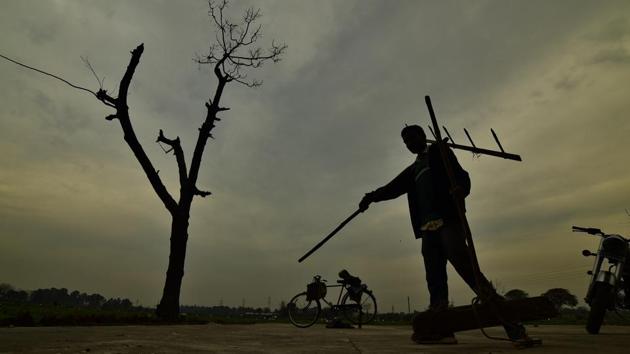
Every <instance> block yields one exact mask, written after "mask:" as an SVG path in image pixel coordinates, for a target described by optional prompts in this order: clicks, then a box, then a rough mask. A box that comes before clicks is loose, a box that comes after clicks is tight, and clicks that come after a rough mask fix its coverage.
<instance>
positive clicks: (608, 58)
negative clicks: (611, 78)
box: [591, 47, 630, 64]
mask: <svg viewBox="0 0 630 354" xmlns="http://www.w3.org/2000/svg"><path fill="white" fill-rule="evenodd" d="M605 63H610V64H628V63H630V53H628V51H627V50H626V49H625V48H622V47H619V48H611V49H604V50H601V51H599V52H597V53H596V54H595V55H593V57H592V58H591V64H605Z"/></svg>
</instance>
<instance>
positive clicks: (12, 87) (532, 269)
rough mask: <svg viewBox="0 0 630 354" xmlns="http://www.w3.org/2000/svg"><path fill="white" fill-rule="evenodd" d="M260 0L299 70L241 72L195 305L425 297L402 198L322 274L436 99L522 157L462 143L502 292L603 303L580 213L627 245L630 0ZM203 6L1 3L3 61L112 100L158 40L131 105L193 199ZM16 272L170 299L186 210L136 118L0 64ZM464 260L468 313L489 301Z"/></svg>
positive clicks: (212, 165) (224, 130)
mask: <svg viewBox="0 0 630 354" xmlns="http://www.w3.org/2000/svg"><path fill="white" fill-rule="evenodd" d="M251 4H254V6H257V7H260V8H261V10H262V13H263V18H262V19H261V23H262V24H263V32H264V36H263V38H262V39H261V42H260V43H261V44H263V45H268V44H270V43H271V40H272V39H276V40H277V41H280V42H286V44H287V45H288V50H287V52H286V55H285V56H284V59H283V60H282V61H281V62H279V63H277V64H269V65H265V66H264V67H262V68H260V69H258V70H257V71H255V72H252V73H251V74H250V76H251V77H256V78H259V79H262V80H264V85H263V86H262V87H260V88H258V89H249V88H247V87H244V86H238V85H235V84H230V85H229V86H228V87H227V89H226V91H225V93H224V95H223V104H224V105H225V106H228V107H230V108H231V110H230V111H228V112H225V113H224V114H223V115H222V117H223V120H222V121H221V122H220V124H219V125H218V126H217V128H216V129H215V130H214V135H215V137H216V139H215V140H211V141H210V142H209V144H208V146H207V148H206V151H205V155H204V160H203V164H202V168H201V172H200V177H199V182H198V185H199V187H200V188H202V189H207V190H210V191H212V192H213V195H212V196H211V197H209V198H206V199H201V198H199V199H196V200H195V201H194V203H193V207H192V212H191V214H192V215H191V224H190V229H189V234H190V238H189V241H188V252H187V259H186V270H185V277H184V281H183V287H182V294H181V299H182V303H183V304H198V305H217V304H219V302H220V300H221V299H223V303H224V304H225V305H229V306H238V305H240V304H241V302H242V299H243V298H244V299H245V301H246V305H248V306H266V305H267V301H268V297H271V303H272V307H276V306H277V304H278V303H279V302H280V301H281V300H289V299H290V298H291V297H292V296H293V295H294V294H296V293H297V292H299V291H302V290H304V289H305V285H306V283H307V282H309V281H310V279H311V278H312V276H313V275H315V274H321V275H322V276H324V278H327V279H328V280H329V281H333V282H334V280H335V277H336V274H337V272H338V271H339V270H340V269H342V268H345V269H348V270H349V271H350V272H351V273H352V274H356V275H358V276H360V277H361V278H362V279H363V280H364V281H365V282H366V283H367V284H368V285H369V286H370V288H372V289H373V290H374V292H375V295H376V297H377V300H378V303H379V306H380V308H381V311H382V312H385V311H391V307H392V306H395V309H396V311H398V310H404V311H406V309H407V296H409V297H410V298H411V304H412V308H414V309H418V310H421V309H424V308H425V307H426V306H427V305H428V292H427V289H426V284H425V280H424V266H423V263H422V258H421V255H420V248H421V241H420V240H415V239H414V237H413V234H412V231H411V226H410V222H409V216H408V211H407V204H406V200H405V198H404V197H403V198H400V199H399V200H395V201H390V202H384V203H380V204H374V205H372V206H371V207H370V209H369V210H368V211H367V212H366V213H364V214H362V215H360V216H359V217H357V218H356V219H355V220H354V221H353V222H352V223H350V224H349V225H348V226H347V227H346V228H345V229H344V230H343V231H342V232H340V233H339V234H338V235H337V236H336V237H335V238H333V239H332V240H331V241H330V242H329V243H328V244H326V245H325V246H324V247H323V248H321V249H320V250H319V251H318V252H317V253H315V254H313V255H312V256H311V257H310V258H309V259H307V260H306V261H305V262H304V263H300V264H298V263H297V259H298V258H299V257H300V256H302V255H303V254H304V253H305V252H306V251H307V250H309V249H310V248H311V247H312V246H313V245H314V244H316V243H317V242H319V241H320V240H321V238H323V237H324V236H325V235H326V234H327V233H328V232H330V231H331V230H332V229H333V228H334V227H335V226H336V225H337V224H338V223H339V222H340V221H342V220H343V219H344V218H345V217H347V216H348V215H350V214H351V213H352V212H353V211H354V210H355V209H356V207H357V203H358V201H359V200H360V198H361V197H362V196H363V194H364V193H366V192H369V191H371V190H373V189H375V188H377V187H379V186H381V185H383V184H385V183H386V182H388V181H389V180H390V179H391V178H393V177H394V176H396V175H397V174H398V173H399V172H400V171H401V170H402V169H404V168H405V167H406V166H407V165H408V164H410V163H411V162H412V161H413V158H414V157H413V156H412V155H411V154H410V153H409V152H408V151H407V150H406V149H405V147H404V145H403V143H402V141H401V139H400V135H399V133H400V130H401V128H402V127H403V126H404V124H406V123H407V124H416V123H417V124H421V125H423V126H426V125H427V124H428V123H429V117H428V114H427V110H426V107H425V105H424V95H427V94H428V95H431V97H432V100H433V104H434V107H435V109H436V113H437V116H438V119H439V120H440V122H441V123H442V124H443V125H446V126H447V127H448V128H449V131H450V132H451V135H453V137H454V139H455V141H456V142H461V143H463V142H465V136H464V133H463V128H467V129H468V130H469V131H470V132H471V135H472V136H473V138H474V140H475V143H476V145H477V146H482V147H488V148H496V145H495V143H494V141H493V140H492V137H491V134H490V128H494V130H495V131H496V132H497V134H498V135H499V137H500V139H501V142H502V145H503V147H504V148H505V149H506V150H507V151H509V152H513V153H517V154H520V155H521V156H522V158H523V162H515V161H509V160H503V159H499V158H494V157H487V156H486V157H481V158H473V157H472V156H471V154H470V153H466V152H463V151H459V152H457V156H458V159H459V161H460V163H461V164H462V165H463V167H464V168H465V169H467V170H468V171H469V173H470V175H471V179H472V192H471V194H470V196H469V197H468V198H467V209H468V218H469V221H470V224H471V228H472V231H473V234H474V238H475V242H476V243H475V245H476V248H477V252H478V256H479V261H480V264H481V267H482V270H483V271H484V272H485V274H486V276H487V277H488V278H489V279H491V280H492V281H493V282H495V283H496V284H498V286H499V290H502V291H507V290H510V289H513V288H520V289H523V290H525V291H527V292H529V293H530V294H531V295H538V294H540V293H542V292H544V291H545V290H547V289H549V288H552V287H564V288H568V289H569V290H570V291H571V292H573V293H574V294H575V295H577V297H578V298H580V299H581V298H583V296H584V294H585V291H586V286H587V284H588V278H587V275H586V274H585V273H586V271H587V270H588V269H590V267H591V263H592V259H590V258H589V259H586V258H584V257H582V256H581V255H580V251H581V250H582V249H584V248H590V249H594V248H596V246H597V244H598V240H596V239H595V238H593V237H589V236H586V235H584V234H575V233H572V232H571V225H581V226H594V227H601V228H602V229H603V230H605V231H608V232H615V233H625V234H627V235H630V216H628V215H627V214H626V212H625V208H629V209H630V201H629V200H628V197H629V196H630V164H629V163H628V158H627V152H628V151H629V150H630V140H629V139H628V134H629V133H630V123H629V122H628V119H629V118H630V104H629V102H630V99H629V98H628V94H629V92H630V91H629V90H628V89H629V88H630V87H629V85H630V84H628V83H629V82H630V16H629V15H628V14H630V3H629V2H627V1H573V0H572V1H525V0H523V1H439V2H438V1H431V2H430V1H384V0H383V1H349V0H348V1H288V0H282V1H280V0H278V1H256V2H247V1H234V4H233V6H232V7H231V9H230V14H232V16H234V17H235V18H238V17H240V16H241V14H242V11H243V9H244V8H246V7H247V6H249V5H251ZM207 10H208V5H207V3H206V2H205V1H196V0H190V1H177V2H175V1H148V0H146V1H107V2H103V1H78V0H76V1H70V0H56V1H52V0H51V1H35V0H29V1H25V0H3V1H2V2H1V4H0V33H2V35H1V36H0V53H2V54H4V55H7V56H11V57H13V58H16V59H18V60H21V61H23V62H25V63H27V64H29V65H32V66H35V67H38V68H42V69H44V70H47V71H49V72H53V73H56V74H59V75H61V76H63V77H64V78H66V79H68V80H70V81H72V82H74V83H76V84H79V85H82V86H87V87H90V88H91V89H94V90H96V89H98V83H97V82H96V80H95V79H94V78H93V76H92V74H91V73H90V71H89V70H88V69H87V68H86V67H85V66H84V65H83V63H82V61H81V58H80V57H81V56H83V57H88V58H89V60H90V62H91V63H92V65H93V66H94V68H95V69H96V71H97V72H98V74H99V75H101V76H105V85H104V86H105V88H107V89H109V90H110V92H112V91H115V90H116V88H117V85H118V82H119V80H120V78H121V76H122V74H123V72H124V70H125V68H126V65H127V63H128V61H129V57H130V55H129V51H130V50H132V49H133V48H135V47H136V46H137V45H138V44H140V43H144V44H145V52H144V55H143V57H142V59H141V62H140V65H139V66H138V69H137V70H136V74H135V77H134V79H133V83H132V87H131V89H130V94H129V105H130V113H131V119H132V123H133V124H134V127H135V130H136V133H137V135H138V136H139V139H140V141H141V142H142V144H143V146H144V148H145V150H146V151H147V154H148V155H149V156H150V158H151V159H152V161H153V163H154V165H155V166H156V168H157V169H159V170H160V171H161V172H160V176H161V177H162V178H163V179H164V182H165V184H166V185H167V187H168V188H169V189H170V191H171V194H173V195H175V196H177V195H178V190H179V187H178V180H177V175H176V173H177V171H176V163H175V159H174V157H173V156H172V155H165V154H164V153H163V151H162V150H161V149H160V147H159V146H158V145H157V144H156V143H155V139H156V137H157V133H158V130H159V129H164V131H165V134H166V135H167V136H176V135H178V136H180V138H181V139H182V142H183V146H184V150H185V153H186V157H187V159H188V160H190V157H191V155H192V149H193V147H194V143H195V139H196V137H197V128H198V127H199V126H200V125H201V122H202V120H203V118H204V117H205V107H204V102H205V100H207V99H208V98H209V97H210V96H211V95H213V93H214V88H215V86H216V81H215V77H214V76H213V75H211V73H210V71H209V68H207V67H199V65H197V64H195V63H194V62H193V60H192V59H193V58H194V56H195V54H196V53H199V54H203V53H204V52H206V51H207V49H208V47H209V44H210V42H211V41H212V39H213V38H214V29H213V27H212V25H211V22H210V21H209V18H208V16H207ZM0 77H1V78H2V80H1V81H0V93H1V94H0V282H7V283H10V284H12V285H14V286H15V287H18V288H21V289H36V288H43V287H66V288H68V289H78V290H80V291H85V292H98V293H101V294H103V295H105V296H107V297H128V298H130V299H132V300H136V299H137V300H139V301H140V303H141V304H143V305H150V306H154V305H155V304H156V303H157V302H158V301H159V298H160V296H161V292H162V287H163V283H164V278H165V272H166V266H167V260H168V251H169V250H168V246H169V236H170V235H169V232H170V218H169V215H168V213H167V212H166V210H165V209H164V207H163V205H162V203H161V202H160V200H159V199H158V198H157V196H156V195H155V193H154V192H153V190H152V189H151V187H150V185H149V183H148V181H147V180H146V177H145V175H144V173H143V172H142V170H141V168H140V166H139V164H138V162H137V161H136V160H135V158H134V156H133V154H132V153H131V151H130V150H129V148H128V146H127V145H126V144H125V143H124V141H123V137H122V131H121V128H120V126H119V124H118V123H117V122H116V121H112V122H109V121H106V120H105V119H104V117H105V116H106V115H108V114H110V113H111V110H110V109H109V108H108V107H105V106H103V105H102V104H101V103H100V102H98V101H97V100H96V99H95V98H94V97H92V96H90V95H89V94H86V93H85V92H82V91H78V90H74V89H72V88H70V87H68V86H66V85H64V84H63V83H61V82H59V81H56V80H53V79H50V78H48V77H45V76H42V75H41V74H38V73H35V72H33V71H28V70H25V69H23V68H20V67H18V66H16V65H14V64H12V63H9V62H6V61H4V60H3V61H1V62H0ZM449 272H450V280H449V282H450V290H451V297H452V300H453V301H454V302H455V303H456V304H466V303H468V302H469V301H470V299H471V297H472V292H471V291H470V290H468V289H467V287H466V286H465V284H464V283H463V281H462V280H461V279H459V277H458V276H457V275H456V274H455V273H454V272H452V269H450V270H449Z"/></svg>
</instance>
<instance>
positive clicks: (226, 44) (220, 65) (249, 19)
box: [196, 0, 287, 87]
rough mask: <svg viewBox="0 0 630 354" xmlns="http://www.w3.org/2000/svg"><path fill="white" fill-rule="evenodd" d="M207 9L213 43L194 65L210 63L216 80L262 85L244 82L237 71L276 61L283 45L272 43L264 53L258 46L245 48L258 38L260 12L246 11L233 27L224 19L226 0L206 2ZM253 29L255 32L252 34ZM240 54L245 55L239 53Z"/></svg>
mask: <svg viewBox="0 0 630 354" xmlns="http://www.w3.org/2000/svg"><path fill="white" fill-rule="evenodd" d="M209 6H210V11H209V15H210V17H211V18H212V20H213V22H214V24H215V25H216V33H215V38H216V40H217V43H215V44H212V45H211V46H210V49H209V51H208V55H206V56H205V58H203V59H202V58H197V60H196V61H197V63H198V64H213V65H214V73H215V75H216V76H217V78H218V79H219V80H225V81H226V82H232V81H234V82H238V83H240V84H243V85H246V86H248V87H257V86H260V85H262V81H260V80H246V77H247V75H246V74H245V73H244V72H242V71H241V69H244V68H259V67H261V66H262V65H263V63H264V62H265V61H269V60H271V61H273V62H278V61H279V60H280V57H281V55H282V54H283V53H284V51H285V50H286V48H287V46H286V45H285V44H282V45H277V44H276V43H275V42H272V45H271V48H269V49H268V50H266V51H263V49H262V48H260V47H256V48H248V47H249V46H250V45H253V44H254V43H255V42H256V41H257V40H258V39H260V38H261V29H262V26H261V25H260V24H259V25H256V24H255V22H256V21H257V20H258V19H259V18H260V17H261V16H262V15H261V12H260V9H254V8H248V9H247V10H246V11H245V14H244V15H243V17H242V23H241V24H240V25H237V24H234V23H232V22H231V21H230V20H229V19H227V18H226V17H225V13H224V10H225V9H226V8H227V7H228V2H227V1H225V0H222V1H220V2H218V3H215V2H214V1H209ZM253 28H255V29H254V30H253V32H252V29H253ZM241 51H244V52H246V53H243V54H241V53H239V52H241Z"/></svg>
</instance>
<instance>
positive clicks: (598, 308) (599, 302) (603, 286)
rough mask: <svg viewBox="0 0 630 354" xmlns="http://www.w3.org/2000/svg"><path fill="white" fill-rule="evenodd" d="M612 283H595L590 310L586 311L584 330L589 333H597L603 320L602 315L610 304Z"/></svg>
mask: <svg viewBox="0 0 630 354" xmlns="http://www.w3.org/2000/svg"><path fill="white" fill-rule="evenodd" d="M611 292H612V285H610V284H608V283H596V284H595V288H594V289H593V298H592V300H591V311H590V312H589V313H588V320H587V322H586V331H587V332H588V333H590V334H598V333H599V329H600V328H601V326H602V323H603V322H604V315H606V310H607V309H608V307H609V305H610V300H611V299H612V296H611Z"/></svg>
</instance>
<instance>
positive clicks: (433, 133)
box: [429, 126, 437, 140]
mask: <svg viewBox="0 0 630 354" xmlns="http://www.w3.org/2000/svg"><path fill="white" fill-rule="evenodd" d="M429 131H430V132H431V135H433V139H435V140H437V137H436V136H435V132H434V131H433V128H431V126H429Z"/></svg>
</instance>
